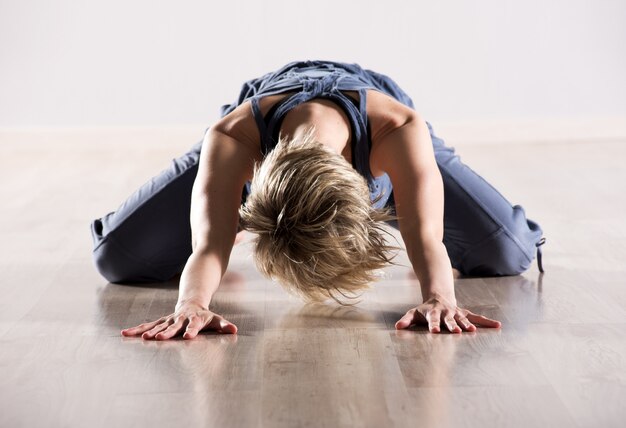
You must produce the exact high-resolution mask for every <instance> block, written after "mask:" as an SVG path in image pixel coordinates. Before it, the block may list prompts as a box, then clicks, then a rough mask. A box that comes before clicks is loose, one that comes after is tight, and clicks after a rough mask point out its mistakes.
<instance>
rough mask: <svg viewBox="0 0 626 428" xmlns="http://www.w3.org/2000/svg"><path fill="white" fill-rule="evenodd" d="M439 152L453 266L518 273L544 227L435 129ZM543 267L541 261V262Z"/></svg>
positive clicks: (475, 272)
mask: <svg viewBox="0 0 626 428" xmlns="http://www.w3.org/2000/svg"><path fill="white" fill-rule="evenodd" d="M428 127H429V129H430V132H431V136H432V139H433V148H434V150H435V158H436V160H437V164H438V166H439V170H440V172H441V175H442V178H443V183H444V204H445V205H444V239H443V240H444V244H445V245H446V248H447V249H448V254H449V256H450V260H451V262H452V266H453V268H455V269H458V270H459V271H460V272H461V273H462V274H463V275H470V276H501V275H517V274H520V273H522V272H524V271H525V270H526V269H528V267H529V266H530V264H531V262H532V260H533V258H534V257H535V251H536V250H537V247H538V245H541V244H542V243H543V242H542V239H541V237H542V234H543V231H542V230H541V227H540V226H539V225H538V224H537V223H535V222H534V221H532V220H529V219H527V218H526V216H525V212H524V209H523V208H522V207H521V206H520V205H515V206H511V203H510V202H509V201H507V200H506V199H505V198H504V197H503V196H502V195H501V194H500V193H499V192H498V191H497V190H496V189H495V188H494V187H493V186H491V185H490V184H489V183H487V181H485V180H484V179H483V178H482V177H480V176H479V175H478V174H476V173H475V172H474V171H472V170H471V169H470V168H469V167H468V166H466V165H464V164H463V163H462V162H461V160H460V159H459V157H458V156H457V155H455V154H454V149H453V148H450V147H446V146H445V145H444V142H443V140H441V139H440V138H438V137H437V136H435V135H434V133H433V129H432V127H431V125H430V124H428ZM540 269H541V266H540Z"/></svg>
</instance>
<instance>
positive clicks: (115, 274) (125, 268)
mask: <svg viewBox="0 0 626 428" xmlns="http://www.w3.org/2000/svg"><path fill="white" fill-rule="evenodd" d="M91 230H92V236H93V239H94V250H93V261H94V264H95V266H96V269H97V270H98V272H100V274H101V275H102V276H103V277H104V278H106V280H107V281H109V282H113V283H141V282H161V281H167V280H168V279H170V278H171V277H172V276H174V275H175V274H176V272H174V273H171V272H164V271H163V270H162V269H156V268H154V267H153V266H150V265H149V264H147V263H145V262H144V261H142V260H139V259H138V258H136V257H134V256H133V255H132V254H130V252H128V251H127V250H125V249H124V248H123V247H122V246H121V245H119V243H118V242H117V241H116V240H115V237H114V236H113V234H111V233H109V234H107V235H106V236H102V227H101V222H100V220H95V221H94V222H93V223H92V225H91Z"/></svg>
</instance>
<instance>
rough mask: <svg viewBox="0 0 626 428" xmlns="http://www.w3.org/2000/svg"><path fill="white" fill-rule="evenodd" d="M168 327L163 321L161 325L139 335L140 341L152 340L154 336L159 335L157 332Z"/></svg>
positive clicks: (167, 322) (166, 322)
mask: <svg viewBox="0 0 626 428" xmlns="http://www.w3.org/2000/svg"><path fill="white" fill-rule="evenodd" d="M169 325H170V323H169V321H164V322H162V323H161V324H158V325H157V326H155V327H154V328H152V329H150V330H148V331H146V332H145V333H144V334H142V335H141V338H142V339H153V338H154V336H156V335H157V334H159V332H161V331H163V330H165V329H166V328H168V327H169Z"/></svg>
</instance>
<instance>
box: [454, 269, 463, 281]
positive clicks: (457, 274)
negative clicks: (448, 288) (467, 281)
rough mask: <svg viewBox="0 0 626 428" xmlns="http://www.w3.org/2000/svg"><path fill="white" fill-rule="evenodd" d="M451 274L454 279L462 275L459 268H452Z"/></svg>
mask: <svg viewBox="0 0 626 428" xmlns="http://www.w3.org/2000/svg"><path fill="white" fill-rule="evenodd" d="M452 276H453V277H454V279H457V278H460V277H461V276H462V275H461V272H460V271H459V270H457V269H455V268H452Z"/></svg>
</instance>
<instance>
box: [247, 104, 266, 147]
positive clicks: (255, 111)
mask: <svg viewBox="0 0 626 428" xmlns="http://www.w3.org/2000/svg"><path fill="white" fill-rule="evenodd" d="M250 107H252V115H253V116H254V121H255V122H256V126H257V128H258V129H259V135H260V136H261V151H262V153H263V154H264V155H265V154H267V153H268V152H267V151H266V149H267V148H268V147H269V146H270V143H271V142H270V141H269V140H268V139H269V138H271V137H270V135H271V134H268V132H267V126H266V125H265V120H264V119H263V115H262V114H261V108H260V107H259V99H258V98H256V97H253V98H250Z"/></svg>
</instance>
